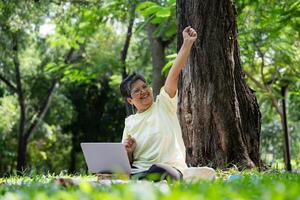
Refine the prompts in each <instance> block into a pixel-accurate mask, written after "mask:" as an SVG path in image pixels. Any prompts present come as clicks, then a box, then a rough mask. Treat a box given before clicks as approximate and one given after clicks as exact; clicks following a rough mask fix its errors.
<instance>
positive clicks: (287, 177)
mask: <svg viewBox="0 0 300 200" xmlns="http://www.w3.org/2000/svg"><path fill="white" fill-rule="evenodd" d="M218 173H219V176H218V177H219V178H218V179H216V180H214V181H210V182H208V181H200V182H196V183H186V182H174V183H171V184H166V183H163V182H162V183H151V182H147V181H130V182H129V183H123V184H112V185H109V184H101V183H99V182H97V181H96V180H97V178H96V177H95V176H73V177H71V178H73V179H75V180H76V181H75V182H76V184H74V185H69V186H63V185H61V184H58V183H57V181H56V179H57V177H56V176H51V175H48V176H42V175H36V176H33V177H16V176H15V177H10V178H2V179H0V199H11V200H17V199H28V200H29V199H30V200H31V199H38V200H46V199H113V200H116V199H120V200H121V199H122V200H123V199H125V200H127V199H146V200H148V199H150V200H151V199H170V200H174V199H175V200H176V199H197V200H199V199H213V200H214V199H226V200H227V199H270V200H271V199H272V200H280V199H299V200H300V174H290V173H276V172H270V173H258V172H253V171H248V172H243V173H242V174H241V175H237V174H239V172H230V173H231V174H228V173H222V172H218ZM232 173H234V174H232ZM228 177H231V178H228Z"/></svg>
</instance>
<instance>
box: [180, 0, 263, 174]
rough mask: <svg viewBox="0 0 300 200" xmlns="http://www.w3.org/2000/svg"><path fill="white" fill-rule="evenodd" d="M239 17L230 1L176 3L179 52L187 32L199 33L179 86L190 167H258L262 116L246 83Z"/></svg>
mask: <svg viewBox="0 0 300 200" xmlns="http://www.w3.org/2000/svg"><path fill="white" fill-rule="evenodd" d="M235 17H236V16H235V7H234V5H233V3H232V1H230V0H223V1H217V0H213V1H208V0H205V1H192V0H177V24H178V48H180V46H181V44H182V33H181V32H182V30H183V29H184V27H186V26H188V25H191V26H192V27H193V28H195V29H196V31H197V33H198V39H197V40H196V42H195V44H194V46H193V48H192V51H191V55H190V59H189V62H188V64H187V66H186V67H185V68H184V70H183V72H182V74H181V76H180V80H179V102H178V103H179V106H178V114H179V119H180V123H181V127H182V132H183V138H184V142H185V145H186V148H187V163H188V164H189V165H193V166H199V165H209V166H212V167H221V168H223V167H226V166H227V165H231V164H234V165H237V166H238V167H241V168H244V167H254V166H258V167H259V166H260V154H259V138H260V112H259V107H258V103H257V100H256V97H255V96H254V95H253V94H252V92H251V89H250V88H249V87H248V86H247V85H246V83H245V80H244V73H243V71H242V68H241V63H240V58H239V47H238V43H237V27H236V19H235Z"/></svg>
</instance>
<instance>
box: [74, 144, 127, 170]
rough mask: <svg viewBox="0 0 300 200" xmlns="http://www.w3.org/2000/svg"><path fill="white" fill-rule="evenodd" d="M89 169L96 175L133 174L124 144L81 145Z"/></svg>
mask: <svg viewBox="0 0 300 200" xmlns="http://www.w3.org/2000/svg"><path fill="white" fill-rule="evenodd" d="M80 145H81V148H82V151H83V155H84V158H85V161H86V163H87V166H88V169H89V171H91V172H94V173H126V174H130V173H131V167H130V163H129V160H128V156H127V152H126V150H125V146H124V144H122V143H81V144H80Z"/></svg>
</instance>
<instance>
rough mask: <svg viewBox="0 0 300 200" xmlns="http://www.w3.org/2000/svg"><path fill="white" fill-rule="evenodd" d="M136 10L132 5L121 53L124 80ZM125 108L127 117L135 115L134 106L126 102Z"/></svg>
mask: <svg viewBox="0 0 300 200" xmlns="http://www.w3.org/2000/svg"><path fill="white" fill-rule="evenodd" d="M135 8H136V4H135V3H132V4H131V6H130V13H129V23H128V27H127V34H126V39H125V42H124V46H123V49H122V51H121V65H122V80H124V79H125V78H126V77H127V76H128V73H127V70H126V58H127V53H128V49H129V45H130V40H131V36H132V28H133V24H134V20H135ZM125 108H126V116H129V115H131V114H133V111H132V106H131V105H130V104H129V103H128V102H127V101H125Z"/></svg>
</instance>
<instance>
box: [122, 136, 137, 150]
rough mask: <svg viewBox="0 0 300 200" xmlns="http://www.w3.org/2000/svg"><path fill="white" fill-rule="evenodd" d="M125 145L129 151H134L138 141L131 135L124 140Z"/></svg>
mask: <svg viewBox="0 0 300 200" xmlns="http://www.w3.org/2000/svg"><path fill="white" fill-rule="evenodd" d="M124 145H125V148H126V151H127V153H133V152H134V150H135V147H136V141H135V139H134V138H133V137H131V136H130V135H129V136H128V137H127V138H126V140H125V141H124Z"/></svg>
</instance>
